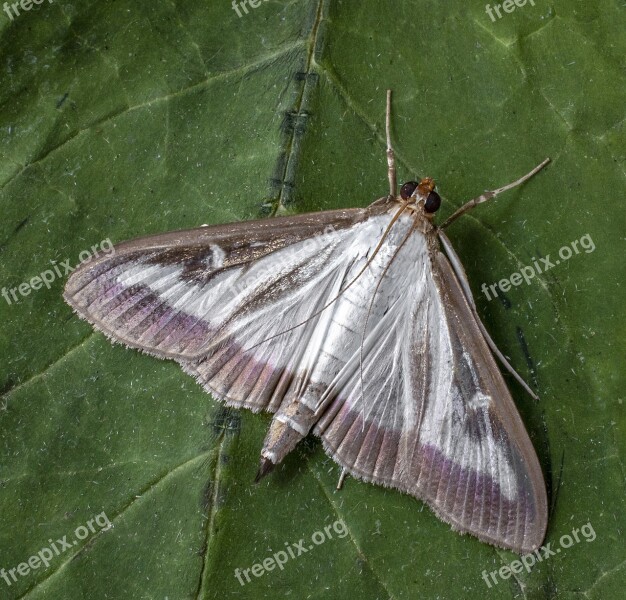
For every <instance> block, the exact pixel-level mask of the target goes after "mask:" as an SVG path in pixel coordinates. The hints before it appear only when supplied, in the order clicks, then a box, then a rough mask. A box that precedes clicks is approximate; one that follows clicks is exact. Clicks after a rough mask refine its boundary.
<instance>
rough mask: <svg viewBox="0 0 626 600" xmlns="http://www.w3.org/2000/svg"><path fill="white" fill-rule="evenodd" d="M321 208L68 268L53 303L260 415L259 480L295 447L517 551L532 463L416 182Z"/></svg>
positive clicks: (529, 527) (535, 489)
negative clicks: (314, 449) (266, 417)
mask: <svg viewBox="0 0 626 600" xmlns="http://www.w3.org/2000/svg"><path fill="white" fill-rule="evenodd" d="M390 112H391V94H390V92H388V93H387V110H386V137H387V150H386V154H387V167H388V179H389V194H388V195H387V196H384V197H382V198H379V199H378V200H376V201H375V202H373V203H372V204H370V205H369V206H368V207H367V208H350V209H342V210H330V211H323V212H318V213H311V214H300V215H296V216H281V217H275V218H270V219H260V220H256V221H250V222H242V223H232V224H227V225H217V226H203V227H199V228H197V229H190V230H185V231H175V232H172V233H166V234H162V235H152V236H148V237H143V238H140V239H136V240H133V241H128V242H124V243H121V244H119V245H118V246H116V247H115V253H114V254H108V255H106V256H101V257H100V258H98V259H97V260H95V261H92V262H90V263H87V264H83V265H81V266H80V267H79V268H77V269H76V271H74V272H73V273H72V275H71V277H70V278H69V280H68V282H67V285H66V287H65V292H64V298H65V300H66V301H67V303H68V304H69V305H70V306H71V307H72V308H73V309H74V310H75V312H76V313H77V314H78V315H79V316H80V317H82V318H84V319H86V320H87V321H89V322H90V323H91V324H92V325H93V326H94V327H95V328H96V329H97V330H99V331H102V332H104V333H105V334H106V335H107V336H109V337H110V338H112V339H113V340H114V341H117V342H122V343H124V344H125V345H127V346H130V347H133V348H138V349H139V350H142V351H144V352H147V353H149V354H152V355H154V356H158V357H160V358H167V359H173V360H175V361H177V362H178V363H180V365H181V366H182V368H183V369H184V371H186V372H187V373H189V374H191V375H193V376H194V377H195V378H196V379H197V381H198V382H199V383H200V384H201V385H202V386H203V387H204V388H205V389H206V390H207V391H208V392H210V393H211V395H212V396H213V397H215V398H217V399H219V400H221V401H223V402H224V403H226V404H227V405H228V406H233V407H243V408H248V409H250V410H252V411H254V412H258V411H261V410H265V411H269V412H270V413H273V419H272V421H271V424H270V426H269V430H268V432H267V436H266V438H265V441H264V443H263V448H262V450H261V460H260V467H259V471H258V474H257V480H258V479H260V478H261V477H263V476H264V475H265V474H266V473H268V472H269V471H270V470H271V469H272V468H273V467H274V466H275V465H277V464H278V463H280V462H281V461H282V460H283V459H284V458H285V456H286V455H287V454H288V453H289V452H291V451H292V450H293V449H294V448H295V447H296V445H297V444H298V442H299V441H300V440H302V439H303V438H304V437H305V436H307V435H308V434H309V433H313V434H315V435H316V436H319V437H320V438H321V440H322V443H323V446H324V449H325V451H326V452H327V453H328V454H329V455H330V456H331V457H332V458H333V459H334V460H335V461H336V462H337V463H338V464H339V465H340V466H341V467H342V476H341V480H343V476H344V475H345V474H350V475H352V476H354V477H356V478H358V479H362V480H364V481H368V482H372V483H376V484H380V485H383V486H388V487H392V488H396V489H398V490H401V491H402V492H405V493H407V494H411V495H413V496H415V497H417V498H420V499H422V500H423V501H424V502H426V503H427V504H428V505H429V506H430V507H431V508H432V509H433V511H434V512H435V513H436V514H437V516H438V517H440V518H441V519H442V520H444V521H446V522H448V523H450V524H451V526H452V528H453V529H455V530H457V531H459V532H464V533H470V534H472V535H474V536H476V537H478V538H479V539H481V540H483V541H485V542H488V543H490V544H493V545H496V546H500V547H503V548H508V549H511V550H514V551H516V552H518V553H526V552H530V551H532V550H535V549H536V548H538V547H539V546H540V545H541V543H542V541H543V539H544V536H545V531H546V526H547V498H546V488H545V484H544V480H543V475H542V471H541V467H540V465H539V461H538V459H537V455H536V454H535V451H534V449H533V446H532V443H531V441H530V439H529V437H528V434H527V433H526V430H525V428H524V425H523V423H522V420H521V418H520V416H519V414H518V412H517V410H516V407H515V405H514V403H513V400H512V398H511V394H510V393H509V391H508V389H507V386H506V384H505V382H504V379H503V377H502V375H501V373H500V371H499V370H498V367H497V365H496V361H495V358H497V359H499V360H500V361H501V362H502V364H503V365H504V367H505V368H506V369H508V370H509V371H510V372H511V373H512V374H513V376H514V377H515V378H516V379H517V380H518V381H519V382H520V384H521V385H522V386H523V387H524V388H525V389H526V391H527V392H528V393H529V394H530V395H531V396H532V397H535V398H536V396H535V394H534V393H533V392H532V390H531V389H530V388H529V387H528V386H527V385H526V384H525V383H524V381H523V380H522V378H521V377H520V376H519V375H518V374H517V373H516V372H515V371H514V370H513V368H512V367H511V366H510V365H509V363H508V362H507V360H506V358H505V357H504V356H503V355H502V353H501V352H500V351H499V350H498V349H497V348H496V346H495V344H494V342H493V341H492V339H491V337H490V336H489V334H488V333H487V331H486V329H485V327H484V326H483V324H482V323H481V321H480V319H479V317H478V314H477V311H476V305H475V303H474V300H473V298H472V293H471V291H470V286H469V283H468V280H467V277H466V275H465V272H464V269H463V266H462V265H461V261H460V260H459V257H458V256H457V254H456V253H455V251H454V249H453V248H452V244H451V243H450V240H449V239H448V237H447V235H446V234H445V232H444V230H445V229H446V228H447V227H448V226H449V225H450V224H451V223H452V222H454V221H455V220H456V219H457V218H458V217H459V216H461V215H462V214H464V213H465V212H467V211H469V210H470V209H472V208H474V207H475V206H477V205H478V204H481V203H483V202H486V201H487V200H489V199H491V198H494V197H495V196H497V195H498V194H500V193H502V192H505V191H507V190H510V189H511V188H513V187H515V186H518V185H520V184H522V183H523V182H525V181H526V180H528V179H529V178H530V177H532V176H533V175H534V174H535V173H537V172H538V171H539V170H540V169H542V168H543V167H544V166H545V165H546V164H547V162H548V160H549V159H546V160H545V161H543V162H542V163H541V164H539V165H538V166H537V167H535V168H534V169H533V170H532V171H530V172H529V173H528V174H526V175H524V176H523V177H521V178H520V179H518V180H517V181H514V182H513V183H510V184H508V185H505V186H503V187H500V188H498V189H495V190H492V191H488V192H485V193H483V194H481V195H480V196H478V197H476V198H474V199H472V200H470V201H469V202H467V203H466V204H464V205H463V206H461V208H459V209H458V210H457V211H456V212H454V213H453V214H452V216H450V217H449V218H448V219H447V220H446V221H445V222H444V223H443V224H442V225H439V226H438V225H436V224H435V223H434V219H433V217H434V215H435V213H436V212H437V209H438V208H439V206H440V203H441V197H440V196H439V194H438V193H437V192H436V191H435V183H434V181H433V180H432V179H431V178H429V177H426V178H423V179H421V180H420V181H419V182H416V181H411V182H407V183H405V184H404V185H402V186H401V188H400V191H399V193H398V190H397V184H396V168H395V158H394V151H393V148H392V145H391V135H390Z"/></svg>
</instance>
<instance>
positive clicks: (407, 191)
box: [400, 181, 417, 200]
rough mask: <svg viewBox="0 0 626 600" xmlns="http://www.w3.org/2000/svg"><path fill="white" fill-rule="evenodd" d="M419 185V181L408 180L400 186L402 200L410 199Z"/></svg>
mask: <svg viewBox="0 0 626 600" xmlns="http://www.w3.org/2000/svg"><path fill="white" fill-rule="evenodd" d="M416 187H417V181H407V182H406V183H405V184H403V185H402V187H401V188H400V197H401V198H402V200H408V199H409V198H410V197H411V194H412V193H413V192H414V191H415V188H416Z"/></svg>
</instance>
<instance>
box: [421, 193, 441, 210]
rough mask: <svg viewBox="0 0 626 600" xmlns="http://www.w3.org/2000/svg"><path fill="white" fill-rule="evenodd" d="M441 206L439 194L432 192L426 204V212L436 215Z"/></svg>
mask: <svg viewBox="0 0 626 600" xmlns="http://www.w3.org/2000/svg"><path fill="white" fill-rule="evenodd" d="M440 206H441V196H440V195H439V194H438V193H437V192H430V194H428V198H426V202H424V210H425V211H426V212H427V213H434V212H437V211H438V210H439V207H440Z"/></svg>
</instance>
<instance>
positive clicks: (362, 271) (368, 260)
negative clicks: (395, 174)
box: [244, 200, 409, 352]
mask: <svg viewBox="0 0 626 600" xmlns="http://www.w3.org/2000/svg"><path fill="white" fill-rule="evenodd" d="M408 205H409V202H408V200H407V201H405V202H403V204H402V206H401V207H400V208H399V209H398V212H397V213H396V214H395V215H393V217H392V219H391V221H389V225H387V227H386V228H385V231H384V232H383V235H382V236H381V238H380V241H379V242H378V245H377V246H376V248H374V252H373V253H372V256H370V257H369V258H368V259H367V261H366V263H365V264H364V265H363V267H362V268H361V270H360V271H359V272H358V273H357V274H356V275H355V276H354V278H353V279H352V281H350V282H349V283H348V285H346V287H344V288H341V289H340V290H339V292H338V293H337V295H336V296H335V297H334V298H333V299H332V300H329V301H328V302H327V303H326V304H325V305H324V306H322V308H320V309H319V310H317V311H315V312H314V313H313V314H312V315H311V316H310V317H308V318H307V319H305V320H304V321H301V322H300V323H297V324H296V325H294V326H293V327H289V328H287V329H284V330H283V331H279V332H278V333H275V334H274V335H272V336H270V337H268V338H265V339H264V340H261V341H260V342H257V343H256V344H254V345H253V346H250V347H249V348H246V349H245V350H244V352H248V351H249V350H254V348H256V347H257V346H260V345H261V344H264V343H265V342H269V341H270V340H273V339H274V338H276V337H278V336H279V335H283V334H285V333H289V332H290V331H293V330H294V329H296V328H298V327H301V326H302V325H305V324H306V323H308V322H309V321H310V320H311V319H313V318H315V317H317V316H318V315H319V314H321V313H322V312H323V311H325V310H326V309H327V308H328V307H329V306H330V305H331V304H333V303H334V302H336V301H337V300H338V299H339V298H340V297H341V294H343V293H344V292H345V291H346V290H347V289H348V288H349V287H350V286H351V285H352V284H353V283H354V282H355V281H356V280H357V279H358V278H359V277H361V275H363V273H365V269H367V267H369V266H370V264H372V261H373V260H374V257H375V256H376V255H377V254H378V252H379V251H380V249H381V248H382V245H383V243H384V241H385V238H386V237H387V235H389V232H390V231H391V228H392V227H393V225H394V223H395V222H396V221H397V220H398V219H399V218H400V215H401V214H402V213H403V212H404V209H405V208H406V207H407V206H408Z"/></svg>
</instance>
